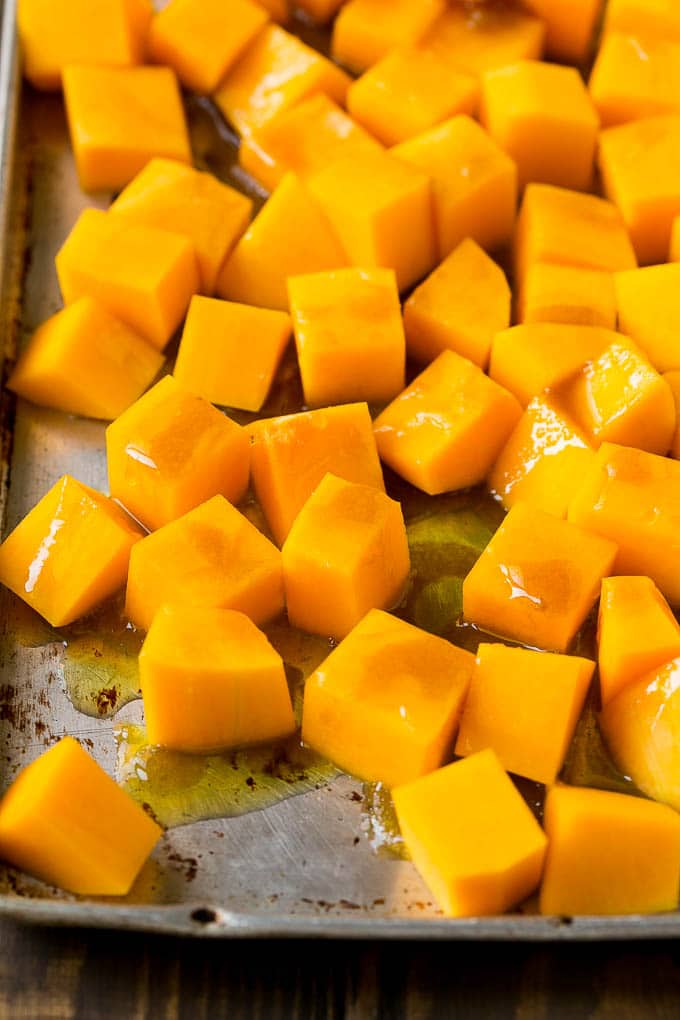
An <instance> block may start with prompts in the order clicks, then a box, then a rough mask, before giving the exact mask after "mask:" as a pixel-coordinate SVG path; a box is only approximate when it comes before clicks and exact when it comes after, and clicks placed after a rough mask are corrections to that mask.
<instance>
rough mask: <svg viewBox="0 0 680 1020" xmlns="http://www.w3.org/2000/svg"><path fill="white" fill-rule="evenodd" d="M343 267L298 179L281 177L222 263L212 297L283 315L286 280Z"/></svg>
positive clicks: (329, 233) (333, 237)
mask: <svg viewBox="0 0 680 1020" xmlns="http://www.w3.org/2000/svg"><path fill="white" fill-rule="evenodd" d="M346 265H347V256H346V254H345V252H344V250H343V248H342V245H341V244H340V241H339V240H338V238H337V236H336V234H335V233H334V231H333V229H332V227H331V225H330V223H329V221H328V219H327V218H326V216H325V215H324V213H323V211H322V210H321V208H320V207H319V205H318V204H317V203H316V202H315V201H314V199H313V197H312V196H311V195H310V194H309V192H308V191H307V189H306V188H305V187H304V186H303V185H302V183H301V182H300V181H299V180H298V178H297V177H295V175H294V174H286V176H285V177H284V178H283V180H282V181H281V183H280V184H279V186H278V187H277V189H276V191H275V192H274V194H273V195H272V196H271V198H270V199H269V201H268V202H267V203H266V204H265V205H264V207H263V208H262V209H261V210H260V212H259V213H258V215H257V216H256V217H255V219H254V220H253V222H252V223H251V224H250V227H249V228H248V230H246V232H245V234H244V235H243V237H242V238H241V239H240V241H239V242H238V244H237V245H236V246H235V248H234V249H233V251H232V252H231V254H230V255H229V257H228V258H227V260H226V262H225V263H224V265H223V267H222V270H221V272H220V275H219V277H218V280H217V293H218V294H219V296H220V297H223V298H226V299H227V300H228V301H237V302H242V303H244V304H248V305H259V306H261V307H264V308H277V309H279V310H280V311H283V312H287V311H288V292H287V289H286V284H287V280H288V277H289V276H298V275H300V274H302V273H316V272H321V271H322V270H324V269H337V268H338V267H340V266H346Z"/></svg>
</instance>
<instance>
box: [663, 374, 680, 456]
mask: <svg viewBox="0 0 680 1020" xmlns="http://www.w3.org/2000/svg"><path fill="white" fill-rule="evenodd" d="M664 379H665V380H666V382H667V383H668V385H669V386H670V388H671V392H672V393H673V399H674V401H675V413H676V416H677V424H676V426H675V435H674V436H673V442H672V443H671V451H670V452H671V457H677V458H678V459H679V460H680V371H677V372H666V374H665V375H664Z"/></svg>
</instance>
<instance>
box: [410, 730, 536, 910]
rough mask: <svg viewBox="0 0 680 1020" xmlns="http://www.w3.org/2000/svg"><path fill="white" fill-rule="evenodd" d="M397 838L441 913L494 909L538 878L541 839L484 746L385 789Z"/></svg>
mask: <svg viewBox="0 0 680 1020" xmlns="http://www.w3.org/2000/svg"><path fill="white" fill-rule="evenodd" d="M392 797H393V799H394V806H395V808H396V812H397V819H398V820H399V827H400V828H401V833H402V836H403V837H404V843H405V844H406V847H407V849H408V850H409V852H410V854H411V858H412V860H413V863H414V864H415V866H416V868H417V869H418V871H419V872H420V874H421V875H422V877H423V879H424V880H425V882H426V883H427V885H428V886H429V888H430V889H431V891H432V893H433V895H434V896H435V898H436V900H437V902H438V903H439V906H440V907H441V909H442V910H443V911H444V913H445V914H449V915H450V916H452V917H476V916H480V915H485V914H501V913H503V912H504V911H505V910H509V909H510V908H511V907H514V906H516V905H517V904H518V903H520V902H521V901H522V900H524V899H526V897H527V896H529V895H530V893H532V892H533V891H534V889H535V888H536V886H537V885H538V883H539V881H540V879H541V871H542V869H543V859H544V857H545V848H546V838H545V835H544V833H543V831H542V829H541V827H540V825H539V824H538V822H537V821H536V819H535V818H534V816H533V815H532V813H531V810H530V809H529V807H528V806H527V804H526V803H525V801H524V800H523V799H522V797H521V795H520V794H519V793H518V792H517V790H516V789H515V787H514V786H513V784H512V781H511V780H510V778H509V777H508V776H507V775H506V773H505V772H504V770H503V768H502V766H501V764H500V762H499V761H498V758H497V757H496V755H495V754H494V753H493V751H491V750H484V751H480V752H479V754H473V755H470V757H469V758H465V759H464V760H463V761H457V762H454V763H453V764H452V765H446V766H445V767H444V768H442V769H438V770H437V771H436V772H432V773H430V775H427V776H423V777H422V778H420V779H415V780H414V781H413V782H410V783H407V784H406V785H404V786H398V787H397V788H396V789H395V790H393V791H392Z"/></svg>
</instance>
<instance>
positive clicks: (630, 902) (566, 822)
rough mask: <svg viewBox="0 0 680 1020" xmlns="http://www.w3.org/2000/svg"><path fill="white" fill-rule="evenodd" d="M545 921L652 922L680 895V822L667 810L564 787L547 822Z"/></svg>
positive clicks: (553, 793) (549, 805)
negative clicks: (642, 917)
mask: <svg viewBox="0 0 680 1020" xmlns="http://www.w3.org/2000/svg"><path fill="white" fill-rule="evenodd" d="M544 825H545V831H546V833H547V835H548V854H547V857H546V861H545V873H544V875H543V884H542V885H541V894H540V911H541V913H542V914H561V915H564V914H566V915H571V914H649V913H652V912H654V911H661V910H674V909H675V907H676V906H677V903H678V893H679V892H680V818H678V816H677V814H676V813H675V812H674V811H672V810H671V809H670V808H668V807H666V806H665V805H664V804H653V803H652V802H651V801H648V800H642V799H641V798H640V797H630V796H628V795H627V794H625V793H610V792H609V791H607V790H587V789H579V788H578V787H573V786H556V787H553V789H552V790H550V791H549V792H548V796H547V798H546V803H545V816H544Z"/></svg>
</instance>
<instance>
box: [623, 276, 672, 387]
mask: <svg viewBox="0 0 680 1020" xmlns="http://www.w3.org/2000/svg"><path fill="white" fill-rule="evenodd" d="M614 283H615V286H616V301H617V305H618V312H619V329H620V330H621V332H622V333H626V334H627V335H628V336H630V337H632V338H633V340H635V341H636V343H638V344H639V345H640V347H641V348H642V350H643V351H644V352H645V354H646V355H647V357H648V358H649V360H650V361H651V363H652V364H653V365H654V367H655V368H656V369H658V370H659V372H668V371H670V370H672V369H680V294H679V293H678V290H679V289H680V263H677V262H676V263H672V264H671V265H667V266H647V267H646V268H644V269H633V270H629V271H628V272H625V273H616V275H615V277H614Z"/></svg>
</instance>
